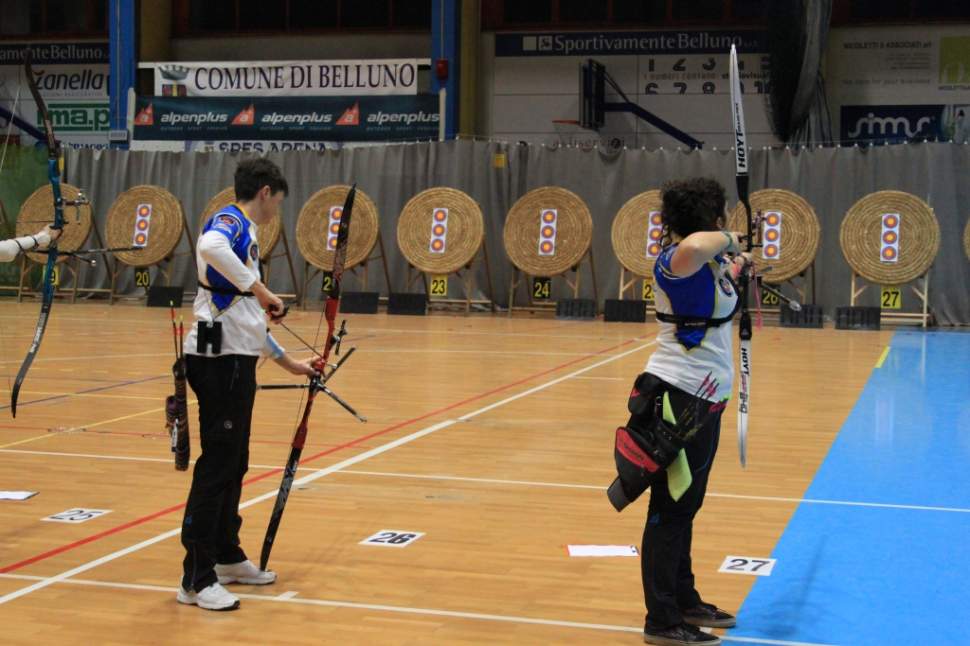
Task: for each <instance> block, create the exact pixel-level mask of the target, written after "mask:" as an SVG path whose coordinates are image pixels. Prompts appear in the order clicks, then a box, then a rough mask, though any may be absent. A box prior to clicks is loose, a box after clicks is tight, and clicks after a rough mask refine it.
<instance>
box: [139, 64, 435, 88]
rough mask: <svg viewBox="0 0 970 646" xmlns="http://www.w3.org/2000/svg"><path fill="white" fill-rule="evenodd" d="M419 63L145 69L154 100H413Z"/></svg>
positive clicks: (149, 66)
mask: <svg viewBox="0 0 970 646" xmlns="http://www.w3.org/2000/svg"><path fill="white" fill-rule="evenodd" d="M421 62H423V63H424V64H425V65H427V64H428V61H427V60H425V61H419V60H418V59H384V60H343V61H340V60H337V61H321V60H317V61H260V62H246V61H232V62H221V63H205V62H200V63H196V62H177V63H149V64H142V65H140V66H139V67H142V68H146V67H147V68H153V69H154V70H155V95H156V96H212V97H216V96H218V97H226V96H368V95H386V94H417V92H418V65H419V63H421Z"/></svg>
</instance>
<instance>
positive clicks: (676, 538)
mask: <svg viewBox="0 0 970 646" xmlns="http://www.w3.org/2000/svg"><path fill="white" fill-rule="evenodd" d="M659 387H660V388H662V389H666V390H667V391H668V392H669V393H670V404H671V406H673V409H674V412H675V414H679V413H680V411H682V410H683V409H684V408H685V407H686V406H689V405H693V404H694V403H695V402H696V401H697V400H696V399H695V398H694V397H693V396H691V395H689V394H688V393H685V392H684V391H682V390H679V389H677V388H674V387H673V386H671V385H669V384H666V383H664V382H661V385H660V386H659ZM721 412H722V411H720V410H718V411H717V412H715V413H712V414H711V415H710V416H709V417H708V418H707V420H706V421H705V423H704V425H703V426H702V427H701V428H700V430H698V431H697V434H696V435H694V437H693V438H691V441H690V442H688V444H687V446H686V447H685V452H686V453H687V462H688V464H689V465H690V470H691V475H692V482H691V485H690V487H689V488H688V489H687V491H686V492H685V493H684V495H683V496H681V498H680V500H678V501H676V502H675V501H674V499H673V498H671V497H670V490H669V488H668V487H667V478H660V479H659V480H658V481H657V482H654V483H653V484H652V485H651V487H650V505H649V507H648V508H647V523H646V526H645V527H644V529H643V544H642V545H641V549H640V573H641V576H642V578H643V596H644V599H645V601H646V604H647V624H648V625H650V626H652V627H654V628H667V627H670V626H674V625H676V624H679V623H681V622H682V621H683V617H682V615H681V613H680V611H681V610H683V609H687V608H691V607H693V606H696V605H697V604H698V603H700V602H701V597H700V594H698V592H697V589H696V588H695V587H694V573H693V571H692V570H691V561H690V544H691V538H692V533H693V525H694V516H696V515H697V512H698V511H699V510H700V508H701V505H702V504H703V502H704V493H705V492H706V491H707V477H708V475H709V474H710V471H711V464H712V463H713V462H714V455H715V453H717V443H718V438H719V436H720V432H721ZM637 422H639V423H643V420H636V419H631V420H630V423H637Z"/></svg>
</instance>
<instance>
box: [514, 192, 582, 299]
mask: <svg viewBox="0 0 970 646" xmlns="http://www.w3.org/2000/svg"><path fill="white" fill-rule="evenodd" d="M503 239H504V243H505V252H506V254H508V257H509V260H511V261H512V265H513V271H512V280H511V284H510V286H509V316H511V315H512V312H513V311H514V310H527V311H531V312H536V311H544V310H550V309H555V310H556V314H557V316H563V317H565V318H593V317H595V316H596V309H597V306H596V304H597V303H598V300H597V299H598V297H597V292H596V265H595V263H594V262H593V249H592V242H593V218H592V216H590V213H589V208H588V207H587V206H586V203H585V202H583V200H582V199H581V198H580V197H579V196H578V195H576V194H575V193H573V192H571V191H568V190H566V189H564V188H559V187H556V186H543V187H540V188H537V189H533V190H531V191H529V192H528V193H526V194H525V195H523V196H522V197H520V198H519V199H518V201H516V203H515V204H513V205H512V208H511V209H510V210H509V214H508V217H506V219H505V229H504V232H503ZM583 261H586V262H587V263H588V264H589V273H590V278H591V280H592V285H593V300H592V301H590V300H588V299H580V298H579V293H580V279H581V276H582V274H581V265H582V263H583ZM570 271H571V272H572V273H574V274H575V277H574V278H570V277H569V275H568V273H567V272H570ZM557 276H558V277H561V278H562V279H563V282H565V283H566V286H567V287H568V288H569V289H570V290H571V291H572V298H571V299H560V300H559V301H558V302H557V301H555V300H553V298H552V296H553V289H552V279H553V278H555V277H557ZM525 277H528V278H530V279H531V284H529V305H528V306H517V305H516V304H515V296H516V289H517V288H518V287H519V285H521V284H523V283H525V282H526V281H525V280H524V278H525Z"/></svg>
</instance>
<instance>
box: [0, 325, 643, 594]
mask: <svg viewBox="0 0 970 646" xmlns="http://www.w3.org/2000/svg"><path fill="white" fill-rule="evenodd" d="M654 343H656V341H650V342H647V343H644V344H641V345H639V346H637V347H635V348H633V349H632V350H627V351H626V352H621V353H620V354H614V355H610V356H607V357H606V358H605V359H603V360H601V361H597V362H596V363H593V364H590V365H588V366H586V367H585V368H580V369H578V370H575V371H573V372H571V373H569V374H567V375H564V376H562V377H558V378H557V379H553V380H552V381H547V382H546V383H544V384H540V385H538V386H535V387H534V388H530V389H528V390H525V391H523V392H521V393H519V394H517V395H512V396H511V397H506V398H505V399H503V400H501V401H499V402H495V403H494V404H489V405H488V406H484V407H482V408H479V409H478V410H476V411H473V412H471V413H467V414H466V415H462V416H461V417H460V418H459V419H460V420H466V419H471V418H473V417H476V416H478V415H481V414H482V413H485V412H488V411H490V410H492V409H495V408H498V407H499V406H504V405H505V404H508V403H510V402H513V401H515V400H517V399H521V398H522V397H527V396H528V395H531V394H533V393H536V392H539V391H541V390H545V389H546V388H550V387H552V386H554V385H556V384H558V383H561V382H563V381H565V380H566V379H570V378H572V377H575V376H576V375H581V374H583V373H585V372H589V371H590V370H595V369H596V368H598V367H600V366H604V365H606V364H608V363H612V362H613V361H617V360H618V359H622V358H624V357H626V356H629V355H631V354H633V353H635V352H639V351H640V350H643V349H644V348H647V347H649V346H651V345H653V344H654ZM456 421H457V420H453V419H449V420H445V421H443V422H438V423H437V424H434V425H432V426H428V427H427V428H423V429H421V430H420V431H415V432H414V433H411V434H409V435H405V436H403V437H399V438H398V439H396V440H393V441H391V442H388V443H386V444H382V445H381V446H378V447H375V448H373V449H370V450H369V451H364V452H363V453H359V454H357V455H355V456H353V457H350V458H347V459H346V460H343V461H341V462H337V463H336V464H332V465H330V466H329V467H326V468H324V469H320V470H318V471H315V472H312V473H309V474H307V475H305V476H303V477H302V478H297V479H296V480H294V481H293V486H294V487H299V486H300V485H304V484H307V483H310V482H313V481H314V480H317V479H319V478H322V477H323V476H326V475H329V474H331V473H334V472H336V471H340V470H341V469H345V468H346V467H349V466H352V465H354V464H357V463H358V462H363V461H364V460H367V459H368V458H372V457H374V456H375V455H380V454H381V453H384V452H386V451H390V450H391V449H395V448H397V447H399V446H401V445H404V444H407V443H409V442H413V441H414V440H417V439H419V438H422V437H424V436H425V435H430V434H431V433H434V432H436V431H440V430H441V429H443V428H448V427H449V426H451V425H453V424H455V422H456ZM277 491H278V490H277V489H273V490H272V491H267V492H266V493H264V494H262V495H259V496H256V497H255V498H251V499H249V500H247V501H246V502H244V503H242V504H240V505H239V508H240V509H245V508H247V507H251V506H252V505H255V504H257V503H260V502H263V501H264V500H269V499H271V498H275V497H276V494H277ZM180 532H181V528H175V529H171V530H169V531H167V532H164V533H162V534H159V535H158V536H155V537H153V538H149V539H147V540H144V541H142V542H140V543H136V544H135V545H132V546H130V547H126V548H124V549H121V550H118V551H116V552H112V553H111V554H106V555H105V556H102V557H101V558H98V559H94V560H93V561H88V562H87V563H84V564H83V565H79V566H77V567H75V568H72V569H70V570H67V571H65V572H61V573H60V574H57V575H54V576H51V577H47V578H46V579H44V580H42V581H38V582H37V583H34V584H33V585H29V586H27V587H25V588H21V589H20V590H14V591H13V592H9V593H7V594H5V595H3V596H2V597H0V605H3V604H5V603H7V602H9V601H13V600H14V599H19V598H20V597H22V596H24V595H27V594H30V593H31V592H34V591H36V590H40V589H42V588H46V587H47V586H49V585H52V584H54V583H57V582H58V581H63V580H65V579H69V578H70V577H72V576H75V575H77V574H81V573H82V572H87V571H88V570H92V569H94V568H96V567H98V566H100V565H103V564H105V563H109V562H111V561H114V560H115V559H118V558H121V557H122V556H127V555H128V554H131V553H132V552H137V551H139V550H141V549H144V548H146V547H150V546H151V545H154V544H155V543H158V542H161V541H163V540H165V539H166V538H170V537H172V536H176V535H177V534H179V533H180Z"/></svg>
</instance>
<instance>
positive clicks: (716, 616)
mask: <svg viewBox="0 0 970 646" xmlns="http://www.w3.org/2000/svg"><path fill="white" fill-rule="evenodd" d="M680 614H681V615H683V617H684V621H685V622H686V623H688V624H691V625H692V626H703V627H705V628H733V627H734V625H735V624H736V623H737V620H736V619H735V618H734V615H732V614H730V613H727V612H724V611H723V610H721V609H720V608H718V607H717V606H715V605H714V604H713V603H704V602H703V601H702V602H701V603H699V604H697V605H696V606H694V607H693V608H688V609H687V610H681V611H680Z"/></svg>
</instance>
